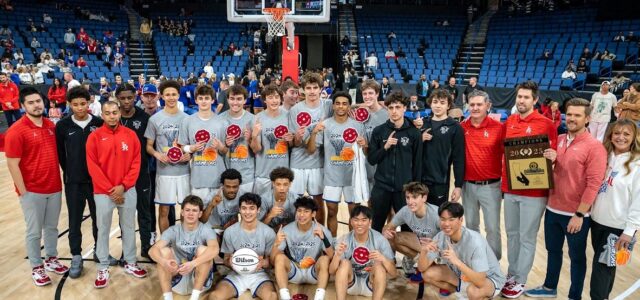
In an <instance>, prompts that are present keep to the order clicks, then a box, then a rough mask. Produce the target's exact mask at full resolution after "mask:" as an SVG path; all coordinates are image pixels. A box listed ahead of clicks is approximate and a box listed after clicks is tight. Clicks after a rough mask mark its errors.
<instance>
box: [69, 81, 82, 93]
mask: <svg viewBox="0 0 640 300" xmlns="http://www.w3.org/2000/svg"><path fill="white" fill-rule="evenodd" d="M76 86H81V84H80V82H79V81H77V80H75V79H71V81H69V82H68V83H67V91H68V90H70V89H72V88H74V87H76Z"/></svg>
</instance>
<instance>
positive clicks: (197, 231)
mask: <svg viewBox="0 0 640 300" xmlns="http://www.w3.org/2000/svg"><path fill="white" fill-rule="evenodd" d="M181 208H182V210H181V213H180V214H181V216H182V222H181V224H176V225H173V226H171V227H169V228H168V229H167V230H166V231H165V232H163V233H162V236H161V237H160V240H159V241H158V242H157V243H155V244H154V245H153V247H152V248H151V250H149V255H150V256H151V258H153V260H154V261H155V262H157V263H158V267H157V270H158V279H159V280H160V288H161V289H162V296H163V298H164V300H171V299H173V292H172V290H173V291H175V292H176V293H178V294H180V295H188V294H191V298H190V300H197V299H198V298H199V297H200V293H202V292H203V291H206V290H208V289H209V288H211V285H212V283H213V271H212V267H213V258H214V257H215V256H216V255H218V251H219V248H218V241H217V240H216V234H215V232H214V231H213V230H212V229H211V228H209V226H207V225H205V224H202V223H200V221H199V218H200V216H202V210H203V208H204V205H203V204H202V199H200V198H199V197H198V196H193V195H190V196H187V198H185V199H184V200H183V201H182V203H181Z"/></svg>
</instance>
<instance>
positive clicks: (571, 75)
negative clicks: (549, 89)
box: [561, 66, 576, 80]
mask: <svg viewBox="0 0 640 300" xmlns="http://www.w3.org/2000/svg"><path fill="white" fill-rule="evenodd" d="M561 78H562V79H572V80H575V79H576V73H575V72H574V71H573V69H571V67H569V66H567V68H566V69H565V70H564V72H562V75H561Z"/></svg>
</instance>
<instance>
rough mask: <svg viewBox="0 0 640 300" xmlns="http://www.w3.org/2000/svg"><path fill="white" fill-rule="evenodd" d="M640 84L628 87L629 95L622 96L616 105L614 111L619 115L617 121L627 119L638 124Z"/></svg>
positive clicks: (639, 119)
mask: <svg viewBox="0 0 640 300" xmlns="http://www.w3.org/2000/svg"><path fill="white" fill-rule="evenodd" d="M638 91H640V83H637V82H636V83H634V84H632V85H631V86H630V87H629V94H627V95H626V96H624V97H623V98H622V99H621V100H620V101H619V102H618V105H616V108H615V111H616V112H617V113H619V115H618V119H619V120H620V119H629V120H631V121H633V122H635V123H640V95H638Z"/></svg>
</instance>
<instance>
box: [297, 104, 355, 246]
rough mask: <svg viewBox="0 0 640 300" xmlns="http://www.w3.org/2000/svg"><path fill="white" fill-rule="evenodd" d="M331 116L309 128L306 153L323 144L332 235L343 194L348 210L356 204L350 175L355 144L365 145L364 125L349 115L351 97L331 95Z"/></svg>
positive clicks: (325, 182) (326, 197)
mask: <svg viewBox="0 0 640 300" xmlns="http://www.w3.org/2000/svg"><path fill="white" fill-rule="evenodd" d="M332 99H333V114H334V115H333V117H331V118H328V119H326V120H323V121H320V122H319V123H318V125H316V126H315V128H313V130H312V131H311V136H310V138H309V141H308V142H307V152H308V153H313V152H315V151H316V148H317V147H320V146H323V145H324V184H325V187H324V191H323V192H322V195H323V198H324V201H325V202H326V203H327V227H329V230H330V231H331V234H332V235H333V236H336V234H337V233H338V204H340V201H341V199H343V197H344V201H345V202H346V203H347V204H348V207H349V211H351V210H352V209H353V207H354V206H355V203H353V201H354V198H355V197H354V194H353V186H352V185H351V177H352V173H353V158H354V156H355V152H354V151H353V149H352V148H351V147H352V145H353V144H354V143H357V144H358V145H359V146H360V147H362V148H365V149H366V146H367V142H366V140H365V138H364V132H365V130H364V127H363V126H362V124H361V123H359V122H358V121H356V120H354V119H351V118H349V106H350V103H351V96H349V94H348V93H345V92H336V93H335V94H333V97H332Z"/></svg>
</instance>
